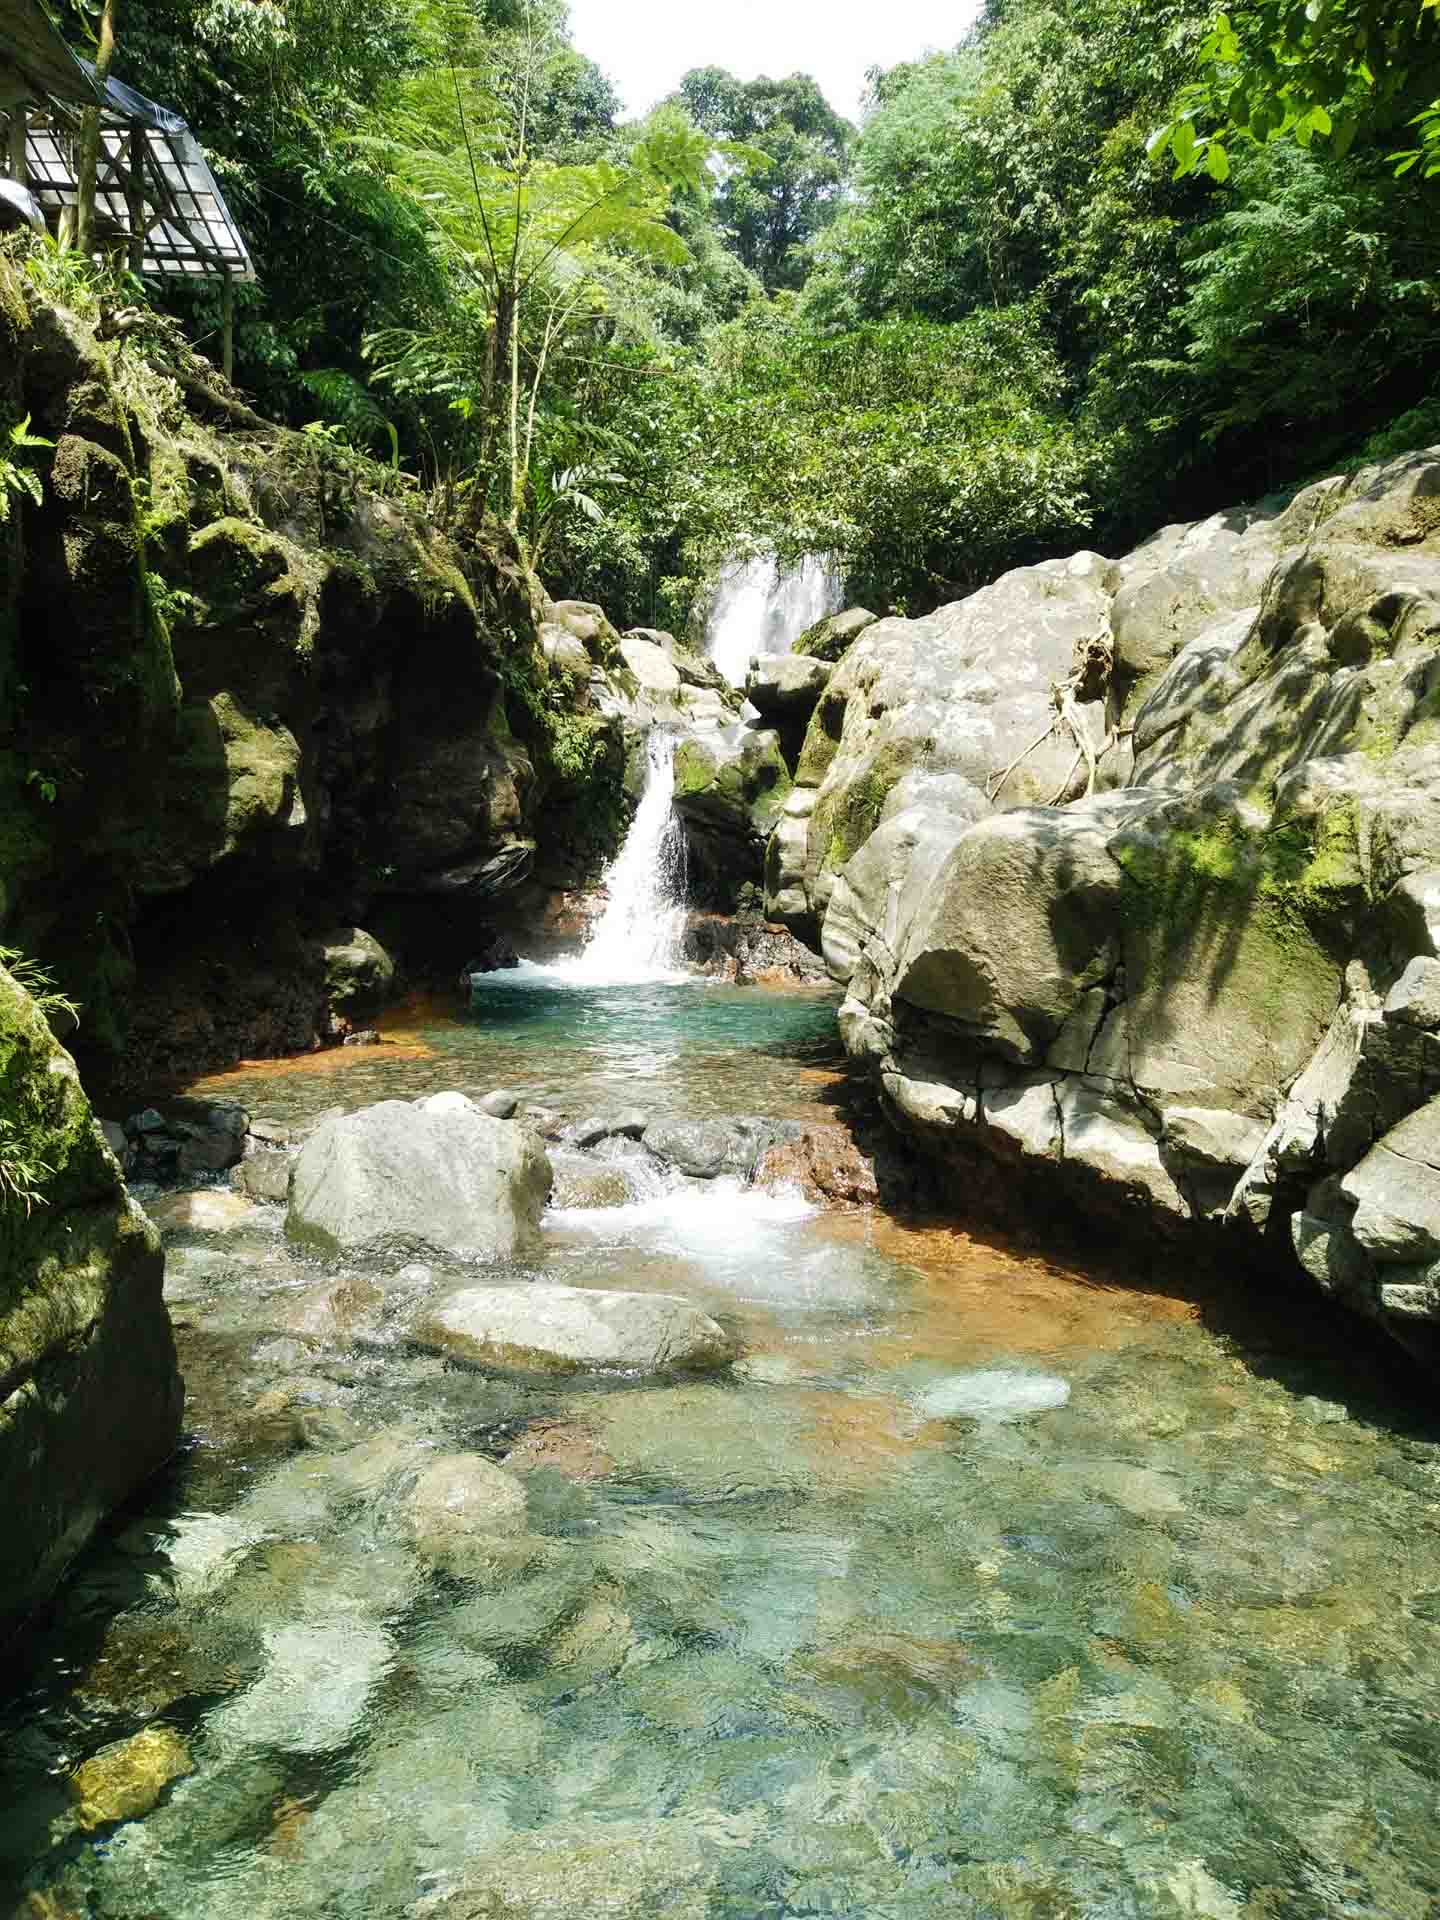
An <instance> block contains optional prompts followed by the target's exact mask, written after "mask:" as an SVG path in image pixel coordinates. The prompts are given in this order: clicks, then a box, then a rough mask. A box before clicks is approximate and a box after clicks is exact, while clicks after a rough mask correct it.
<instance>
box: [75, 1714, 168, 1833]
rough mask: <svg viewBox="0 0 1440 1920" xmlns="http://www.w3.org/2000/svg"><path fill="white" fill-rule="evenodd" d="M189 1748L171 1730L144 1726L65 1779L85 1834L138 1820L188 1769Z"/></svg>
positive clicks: (95, 1756) (104, 1750)
mask: <svg viewBox="0 0 1440 1920" xmlns="http://www.w3.org/2000/svg"><path fill="white" fill-rule="evenodd" d="M192 1764H193V1763H192V1761H191V1759H190V1749H189V1748H188V1747H187V1746H186V1744H185V1742H184V1741H183V1740H182V1739H181V1738H180V1735H179V1734H178V1733H176V1732H175V1730H174V1728H173V1727H144V1728H142V1729H141V1731H140V1732H139V1733H137V1734H134V1735H132V1736H131V1738H130V1739H128V1740H121V1741H118V1742H117V1743H116V1744H115V1745H114V1746H113V1747H105V1748H104V1749H102V1751H101V1752H99V1753H97V1754H95V1755H93V1756H92V1757H91V1758H90V1759H89V1760H87V1761H86V1762H85V1763H84V1765H83V1766H80V1767H77V1768H76V1769H75V1771H74V1773H72V1774H71V1776H70V1791H71V1793H72V1794H73V1795H74V1796H75V1799H76V1801H77V1803H78V1804H77V1806H76V1809H75V1815H76V1819H77V1820H78V1821H79V1823H80V1826H81V1827H82V1828H83V1829H84V1830H85V1831H86V1832H92V1831H93V1830H94V1829H95V1828H96V1827H104V1826H108V1825H109V1824H110V1823H111V1822H112V1821H115V1820H140V1819H143V1817H144V1816H145V1815H146V1814H147V1813H149V1811H150V1809H151V1808H152V1807H153V1806H154V1805H155V1804H156V1802H157V1801H158V1800H159V1798H160V1796H161V1794H162V1793H163V1792H164V1791H165V1789H166V1787H168V1786H169V1785H170V1784H171V1782H172V1781H174V1780H179V1779H181V1778H182V1777H183V1776H184V1775H185V1774H187V1773H189V1772H190V1771H191V1767H192Z"/></svg>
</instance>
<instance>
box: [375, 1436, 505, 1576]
mask: <svg viewBox="0 0 1440 1920" xmlns="http://www.w3.org/2000/svg"><path fill="white" fill-rule="evenodd" d="M405 1523H406V1525H407V1526H408V1528H409V1529H410V1532H411V1533H412V1534H413V1536H414V1539H415V1544H416V1547H417V1548H418V1550H419V1552H420V1555H421V1557H422V1558H423V1559H426V1560H443V1559H445V1558H446V1557H447V1556H448V1555H450V1554H451V1553H453V1552H454V1550H455V1549H456V1548H457V1547H459V1548H465V1547H468V1546H470V1545H471V1544H472V1543H473V1542H474V1541H475V1540H476V1539H477V1538H479V1539H487V1540H488V1539H494V1538H497V1537H504V1536H506V1535H513V1534H519V1533H523V1532H524V1530H525V1489H524V1487H522V1486H521V1484H520V1482H519V1481H518V1480H516V1479H515V1478H514V1476H513V1475H512V1474H508V1473H506V1472H505V1470H504V1468H503V1467H497V1466H495V1465H494V1464H493V1463H492V1462H491V1461H489V1460H486V1459H483V1458H482V1457H481V1456H480V1455H479V1454H478V1453H447V1454H442V1455H441V1457H440V1458H439V1459H438V1460H435V1461H432V1462H431V1464H430V1465H429V1466H428V1467H426V1468H425V1469H424V1470H423V1471H422V1472H421V1474H420V1476H419V1478H418V1479H417V1480H416V1482H415V1485H414V1487H413V1488H412V1489H411V1492H410V1495H409V1498H408V1499H407V1500H406V1502H405Z"/></svg>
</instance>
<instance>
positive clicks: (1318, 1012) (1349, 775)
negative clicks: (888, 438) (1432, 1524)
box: [767, 450, 1440, 1364]
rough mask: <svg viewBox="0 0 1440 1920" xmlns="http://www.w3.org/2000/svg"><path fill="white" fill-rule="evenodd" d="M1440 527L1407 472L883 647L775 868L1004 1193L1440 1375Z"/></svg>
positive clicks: (836, 729) (1438, 476)
mask: <svg viewBox="0 0 1440 1920" xmlns="http://www.w3.org/2000/svg"><path fill="white" fill-rule="evenodd" d="M1437 496H1440V450H1435V451H1432V452H1422V453H1416V454H1412V455H1405V456H1402V457H1400V458H1397V459H1394V460H1390V461H1388V462H1386V463H1384V464H1382V465H1378V466H1373V467H1369V468H1365V469H1363V470H1362V471H1360V472H1358V473H1355V474H1353V475H1351V476H1348V477H1346V478H1337V479H1331V480H1325V481H1321V482H1319V483H1318V484H1316V485H1315V486H1312V487H1309V488H1306V489H1305V490H1304V491H1303V492H1301V493H1300V494H1298V495H1297V496H1296V497H1295V498H1294V499H1293V500H1291V501H1289V502H1288V503H1287V504H1285V505H1283V506H1282V507H1280V508H1279V509H1278V510H1277V509H1275V508H1273V507H1271V508H1269V509H1264V510H1261V509H1245V510H1239V511H1236V512H1234V513H1230V514H1222V515H1215V516H1212V518H1211V519H1209V520H1206V521H1201V522H1199V523H1196V524H1195V525H1192V526H1182V527H1170V528H1166V529H1164V530H1163V531H1162V532H1161V533H1160V534H1157V535H1156V536H1155V537H1154V539H1152V540H1150V541H1148V542H1146V543H1145V545H1143V546H1142V547H1140V548H1138V549H1137V550H1136V551H1135V552H1133V553H1131V554H1128V555H1126V556H1124V557H1123V558H1121V559H1119V560H1115V561H1111V560H1107V559H1105V558H1103V557H1102V556H1100V555H1097V554H1091V553H1081V554H1077V555H1075V556H1073V557H1072V558H1071V559H1069V560H1064V561H1049V562H1046V563H1044V564H1043V565H1041V566H1036V567H1027V568H1021V569H1018V570H1017V571H1015V572H1014V573H1011V574H1007V575H1006V576H1004V578H1003V579H1001V580H999V581H997V582H996V583H994V584H993V585H992V586H989V587H986V588H983V589H981V590H980V591H979V592H978V593H975V594H972V595H970V596H969V598H968V599H966V600H964V601H961V602H958V603H957V604H956V605H954V606H950V607H942V608H941V609H939V610H938V611H937V612H936V613H934V614H931V615H929V616H927V617H926V618H925V619H924V620H915V621H907V620H895V619H891V620H881V621H878V622H876V623H875V624H874V625H872V626H870V627H868V628H867V629H866V630H865V631H864V632H863V633H861V635H860V636H859V638H858V639H857V640H856V641H855V642H854V643H853V644H852V645H851V646H850V648H849V650H848V651H847V652H846V653H845V655H844V657H843V659H842V660H841V661H840V663H839V664H838V665H837V666H836V668H835V670H834V672H833V673H832V675H831V677H830V679H829V682H828V684H827V685H826V687H825V689H824V691H823V693H822V695H821V697H820V700H819V704H818V705H817V707H816V709H815V713H814V715H813V717H812V719H811V721H810V725H809V730H808V733H807V735H806V739H805V743H804V747H803V750H802V752H801V754H800V758H799V763H798V767H797V773H796V780H795V785H794V787H793V789H792V791H791V793H790V795H789V797H788V799H787V801H786V805H785V811H784V816H783V818H782V819H781V821H780V822H779V823H778V826H777V830H776V832H775V834H774V836H773V838H772V841H771V846H770V850H769V857H768V862H767V882H768V887H769V897H768V900H767V906H768V909H769V911H770V912H771V913H772V914H773V915H774V916H775V917H777V918H783V919H785V920H787V921H788V923H789V924H790V925H792V926H793V927H795V928H796V929H797V930H799V931H800V932H801V933H802V936H803V935H804V934H805V933H807V932H809V933H810V934H811V935H812V937H813V936H818V938H819V941H820V944H821V947H822V950H823V952H824V956H825V960H826V963H827V965H828V966H829V968H830V970H831V972H832V974H833V975H834V976H835V977H836V979H838V980H839V981H841V982H842V983H843V984H844V985H845V988H846V999H845V1002H844V1005H843V1006H842V1009H841V1013H840V1026H841V1031H842V1035H843V1037H844V1040H845V1045H846V1048H847V1050H848V1052H849V1053H850V1055H851V1056H852V1058H854V1059H856V1060H858V1061H860V1062H862V1063H864V1064H865V1065H866V1066H867V1067H868V1069H869V1070H870V1072H871V1073H872V1075H873V1077H874V1078H875V1080H876V1082H877V1083H878V1085H879V1087H880V1089H881V1092H882V1095H883V1099H884V1104H885V1107H886V1110H887V1112H888V1114H889V1116H890V1118H891V1120H892V1121H893V1122H894V1123H895V1124H896V1125H897V1126H898V1127H899V1128H900V1129H901V1130H902V1131H903V1132H905V1133H907V1134H909V1135H910V1136H911V1137H912V1138H914V1139H915V1140H917V1141H918V1142H920V1143H921V1144H923V1145H924V1147H926V1148H927V1149H928V1150H929V1151H930V1152H931V1153H932V1154H933V1155H934V1156H935V1157H937V1158H938V1159H939V1160H940V1161H941V1162H942V1163H948V1164H951V1165H954V1166H960V1167H962V1168H964V1169H965V1170H967V1171H968V1172H969V1173H970V1174H972V1175H974V1176H976V1178H977V1181H978V1183H979V1184H977V1185H976V1187H975V1191H976V1192H977V1193H978V1192H979V1190H980V1186H981V1185H983V1186H985V1187H986V1188H987V1190H988V1191H989V1192H990V1193H996V1192H1001V1191H1004V1190H1005V1189H1007V1188H1008V1189H1009V1191H1010V1193H1011V1196H1012V1199H1019V1200H1020V1201H1021V1203H1022V1204H1026V1205H1033V1203H1034V1202H1035V1201H1036V1199H1037V1197H1038V1198H1039V1199H1040V1201H1041V1203H1042V1204H1043V1202H1044V1199H1045V1197H1046V1196H1047V1195H1049V1196H1054V1197H1055V1198H1057V1199H1060V1198H1062V1197H1063V1202H1064V1205H1065V1206H1066V1208H1067V1209H1069V1210H1070V1211H1071V1212H1072V1213H1078V1214H1079V1215H1080V1216H1081V1217H1103V1218H1105V1219H1107V1220H1108V1221H1110V1222H1112V1223H1113V1222H1116V1221H1118V1222H1120V1223H1122V1224H1123V1225H1125V1226H1126V1227H1128V1228H1130V1229H1133V1230H1134V1231H1136V1232H1137V1233H1139V1234H1143V1235H1148V1236H1152V1237H1153V1235H1154V1233H1155V1232H1156V1230H1157V1229H1158V1230H1160V1231H1161V1232H1162V1233H1164V1234H1166V1235H1173V1234H1182V1235H1183V1234H1185V1233H1187V1232H1188V1233H1194V1234H1196V1235H1200V1236H1204V1237H1205V1238H1207V1239H1208V1240H1210V1241H1211V1242H1215V1241H1217V1240H1218V1242H1219V1243H1220V1244H1221V1245H1222V1246H1224V1245H1226V1244H1229V1245H1232V1246H1233V1247H1234V1249H1235V1250H1236V1253H1237V1254H1239V1255H1240V1256H1242V1257H1244V1258H1247V1259H1248V1258H1253V1259H1254V1260H1255V1261H1256V1262H1257V1263H1258V1264H1260V1265H1268V1266H1269V1267H1271V1268H1272V1269H1275V1268H1280V1267H1286V1268H1289V1269H1290V1270H1291V1271H1292V1272H1293V1271H1294V1269H1295V1267H1296V1265H1297V1264H1298V1266H1299V1267H1300V1268H1301V1269H1302V1270H1303V1271H1304V1272H1305V1273H1306V1274H1308V1275H1309V1276H1310V1278H1311V1279H1312V1280H1314V1281H1315V1282H1316V1284H1317V1285H1319V1286H1320V1287H1322V1288H1323V1289H1324V1290H1325V1291H1327V1292H1329V1293H1332V1294H1335V1295H1337V1296H1338V1297H1340V1298H1341V1299H1343V1300H1345V1301H1346V1302H1347V1303H1348V1304H1350V1305H1351V1306H1352V1307H1354V1308H1356V1309H1357V1310H1359V1311H1361V1312H1363V1313H1365V1314H1367V1315H1369V1316H1371V1317H1373V1318H1375V1319H1377V1320H1379V1321H1380V1322H1381V1324H1383V1325H1385V1326H1386V1327H1387V1328H1388V1329H1389V1330H1390V1331H1391V1332H1393V1333H1395V1334H1396V1335H1397V1337H1398V1338H1400V1339H1401V1340H1402V1341H1403V1342H1404V1344H1405V1345H1406V1346H1407V1347H1409V1348H1410V1350H1411V1351H1412V1352H1413V1353H1415V1354H1417V1355H1418V1356H1419V1357H1421V1358H1422V1359H1423V1360H1426V1361H1427V1362H1429V1363H1430V1364H1435V1362H1436V1361H1437V1360H1440V1034H1437V1029H1440V514H1437V512H1436V510H1435V502H1436V498H1437ZM962 1191H964V1189H962Z"/></svg>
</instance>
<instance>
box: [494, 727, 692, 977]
mask: <svg viewBox="0 0 1440 1920" xmlns="http://www.w3.org/2000/svg"><path fill="white" fill-rule="evenodd" d="M646 759H647V766H646V772H645V791H644V792H643V793H642V794H641V796H640V805H639V806H638V807H637V808H636V810H635V818H634V819H633V820H632V821H631V823H630V831H629V832H628V833H627V834H626V836H625V844H624V846H622V847H621V849H620V851H619V853H618V854H617V855H616V856H615V861H614V864H613V865H612V866H611V867H610V868H609V870H608V871H607V873H606V875H605V880H604V887H605V892H606V895H607V905H606V908H605V911H604V913H603V914H602V915H601V917H600V919H599V921H598V922H597V923H596V926H595V929H594V931H593V933H592V934H591V935H590V938H589V940H588V941H587V942H586V944H585V948H584V951H583V952H581V953H580V954H578V955H577V956H576V957H575V958H574V959H573V960H560V961H557V962H556V963H555V964H554V965H553V966H549V967H544V968H538V967H534V966H529V965H524V964H522V965H521V966H520V967H516V968H509V969H507V973H508V974H509V975H510V976H511V977H512V978H513V980H514V984H515V985H517V986H523V985H524V984H525V983H526V981H527V980H531V981H533V980H534V979H535V977H536V975H537V974H542V973H543V974H544V975H545V977H546V978H550V979H555V980H567V981H571V982H573V983H575V984H576V985H580V986H620V985H624V986H629V985H632V984H633V985H639V984H641V983H643V982H645V981H648V980H679V979H684V978H686V977H687V976H686V975H685V974H684V973H683V972H682V971H681V968H680V939H681V935H682V933H683V932H684V929H685V829H684V828H683V827H682V826H681V824H680V821H679V818H678V817H677V815H676V813H675V810H674V807H673V806H672V805H671V801H672V798H673V796H674V792H675V742H674V741H673V740H672V739H670V738H669V736H668V735H666V734H664V733H660V732H658V731H656V732H652V733H651V735H650V738H649V741H648V743H647V747H646ZM504 978H505V976H504V975H498V974H497V975H487V979H491V980H503V979H504Z"/></svg>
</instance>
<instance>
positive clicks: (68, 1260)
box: [0, 968, 181, 1636]
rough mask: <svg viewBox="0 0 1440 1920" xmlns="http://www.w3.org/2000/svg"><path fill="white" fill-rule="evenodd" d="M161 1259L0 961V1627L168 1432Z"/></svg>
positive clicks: (15, 1617) (173, 1415)
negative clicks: (1, 1512) (1, 1516)
mask: <svg viewBox="0 0 1440 1920" xmlns="http://www.w3.org/2000/svg"><path fill="white" fill-rule="evenodd" d="M162 1274H163V1262H162V1258H161V1254H160V1246H159V1240H158V1237H157V1236H156V1233H155V1230H154V1228H153V1227H152V1226H151V1225H150V1223H149V1221H148V1220H147V1219H146V1218H145V1215H144V1214H143V1213H142V1212H141V1211H140V1209H139V1208H138V1207H137V1206H136V1205H135V1204H134V1202H133V1201H131V1199H130V1198H129V1196H128V1195H127V1193H126V1191H125V1183H124V1181H123V1179H122V1177H121V1174H120V1169H119V1166H118V1165H117V1163H116V1161H115V1158H114V1156H113V1154H112V1153H111V1152H110V1150H109V1148H108V1147H107V1146H106V1144H105V1141H104V1139H103V1137H102V1136H101V1133H100V1130H99V1128H98V1126H97V1125H96V1123H95V1120H94V1118H93V1116H92V1114H91V1111H90V1105H89V1102H88V1101H87V1100H86V1098H85V1095H84V1093H83V1092H82V1091H81V1088H80V1081H79V1076H78V1074H77V1073H76V1070H75V1063H74V1061H73V1060H72V1059H71V1058H70V1056H69V1054H68V1053H66V1052H65V1051H64V1049H63V1048H62V1047H60V1046H59V1044H58V1043H57V1042H56V1040H55V1039H54V1037H53V1035H52V1034H51V1032H50V1029H49V1027H48V1026H47V1025H46V1023H45V1020H44V1019H43V1017H42V1016H41V1013H40V1011H39V1009H38V1007H37V1006H36V1004H35V1002H34V1001H33V1000H32V999H31V997H30V996H29V994H27V993H26V992H25V990H24V989H23V988H22V987H21V986H20V985H19V984H18V983H17V982H16V980H15V979H14V978H13V976H12V975H11V974H9V973H8V972H6V971H5V970H4V969H3V968H0V1484H3V1486H4V1488H5V1493H6V1504H5V1527H4V1532H3V1537H0V1636H3V1635H4V1634H5V1633H6V1632H8V1631H10V1630H12V1629H13V1628H14V1627H15V1626H16V1625H17V1624H18V1622H19V1621H20V1620H21V1619H23V1618H24V1616H25V1615H26V1613H28V1612H29V1611H30V1610H31V1609H32V1608H34V1607H35V1606H36V1605H38V1604H39V1603H40V1602H41V1601H42V1600H43V1599H44V1598H45V1597H46V1595H47V1594H48V1593H49V1592H50V1591H51V1589H52V1588H53V1587H54V1586H55V1584H56V1582H57V1581H58V1579H59V1578H60V1575H61V1574H62V1573H63V1571H64V1569H65V1567H66V1565H67V1564H68V1562H69V1561H70V1560H71V1559H72V1558H73V1557H74V1555H75V1554H76V1553H78V1552H79V1551H80V1549H81V1548H82V1547H83V1546H84V1545H85V1543H86V1541H87V1540H88V1539H89V1537H90V1535H91V1533H93V1531H94V1529H95V1528H96V1526H97V1525H98V1524H99V1522H100V1521H101V1520H102V1519H103V1518H104V1516H105V1515H106V1513H108V1512H109V1511H110V1510H111V1509H112V1508H113V1507H115V1506H117V1505H118V1504H119V1503H120V1502H121V1501H122V1500H124V1499H125V1498H126V1497H127V1496H128V1495H129V1494H130V1493H132V1492H133V1491H134V1489H135V1488H136V1487H137V1486H138V1485H139V1484H140V1483H141V1481H143V1480H144V1479H145V1478H147V1476H148V1475H150V1474H152V1473H154V1472H155V1471H156V1469H157V1468H159V1467H160V1466H161V1465H163V1463H164V1461H165V1460H166V1459H167V1457H168V1456H169V1454H170V1453H171V1451H172V1450H173V1448H174V1446H175V1443H176V1440H177V1438H178V1436H179V1431H180V1408H181V1383H180V1377H179V1374H178V1373H177V1371H176V1366H175V1345H174V1338H173V1335H172V1333H171V1329H170V1321H169V1316H168V1315H167V1313H166V1311H165V1307H164V1303H163V1301H162V1299H161V1280H162Z"/></svg>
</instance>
